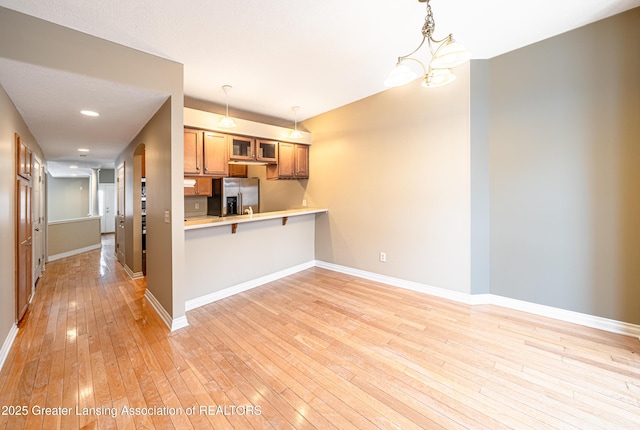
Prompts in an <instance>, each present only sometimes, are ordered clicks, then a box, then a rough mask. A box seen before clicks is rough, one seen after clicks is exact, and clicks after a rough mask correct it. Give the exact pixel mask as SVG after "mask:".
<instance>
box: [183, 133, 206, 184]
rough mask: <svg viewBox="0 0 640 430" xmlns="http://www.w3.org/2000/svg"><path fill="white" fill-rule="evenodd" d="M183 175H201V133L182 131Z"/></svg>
mask: <svg viewBox="0 0 640 430" xmlns="http://www.w3.org/2000/svg"><path fill="white" fill-rule="evenodd" d="M184 173H185V174H188V175H200V174H202V131H201V130H194V129H191V128H185V129H184Z"/></svg>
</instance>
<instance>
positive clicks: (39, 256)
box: [31, 157, 45, 288]
mask: <svg viewBox="0 0 640 430" xmlns="http://www.w3.org/2000/svg"><path fill="white" fill-rule="evenodd" d="M31 182H32V188H31V191H32V193H33V197H32V199H31V202H32V205H31V209H32V211H33V212H32V216H31V219H32V220H33V221H32V222H33V256H32V262H33V263H32V265H33V276H32V277H31V279H32V284H33V285H32V286H31V287H32V288H35V285H36V281H37V280H38V279H39V278H40V277H41V276H42V272H43V271H44V238H45V235H44V204H43V201H44V186H43V185H44V175H43V172H42V164H41V163H40V160H38V159H37V158H36V157H33V176H32V181H31Z"/></svg>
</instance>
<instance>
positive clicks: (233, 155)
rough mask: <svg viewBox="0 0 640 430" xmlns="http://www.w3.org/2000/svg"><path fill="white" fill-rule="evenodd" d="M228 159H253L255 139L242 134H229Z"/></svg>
mask: <svg viewBox="0 0 640 430" xmlns="http://www.w3.org/2000/svg"><path fill="white" fill-rule="evenodd" d="M229 139H230V142H229V159H231V160H238V161H242V160H245V161H248V160H254V159H255V153H254V150H255V139H252V138H250V137H242V136H229Z"/></svg>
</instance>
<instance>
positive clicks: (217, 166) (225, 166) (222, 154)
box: [204, 131, 229, 176]
mask: <svg viewBox="0 0 640 430" xmlns="http://www.w3.org/2000/svg"><path fill="white" fill-rule="evenodd" d="M227 137H228V136H226V135H224V134H220V133H213V132H210V131H205V132H204V174H205V175H212V176H227V175H228V174H229V163H228V161H229V152H228V150H229V147H228V144H227Z"/></svg>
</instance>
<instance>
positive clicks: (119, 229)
mask: <svg viewBox="0 0 640 430" xmlns="http://www.w3.org/2000/svg"><path fill="white" fill-rule="evenodd" d="M126 189H127V187H126V170H125V163H122V164H121V165H120V166H118V167H117V168H116V196H117V198H116V208H117V209H116V216H117V218H116V246H115V252H116V259H117V260H118V261H119V262H120V263H122V265H123V266H124V265H125V264H126V262H125V219H126V212H125V206H126Z"/></svg>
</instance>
